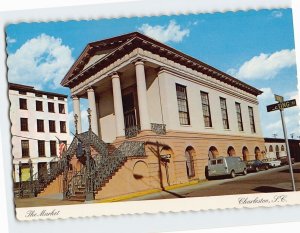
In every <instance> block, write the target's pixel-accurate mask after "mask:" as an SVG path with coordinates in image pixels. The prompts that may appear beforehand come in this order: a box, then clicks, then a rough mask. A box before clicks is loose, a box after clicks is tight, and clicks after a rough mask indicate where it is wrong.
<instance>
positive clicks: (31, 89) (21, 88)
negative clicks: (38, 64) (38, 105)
mask: <svg viewBox="0 0 300 233" xmlns="http://www.w3.org/2000/svg"><path fill="white" fill-rule="evenodd" d="M8 89H9V90H15V91H26V92H30V93H36V94H41V95H51V96H54V97H63V98H67V97H68V96H67V95H64V94H59V93H55V92H48V91H41V90H36V89H34V87H33V86H27V85H22V84H17V83H9V84H8Z"/></svg>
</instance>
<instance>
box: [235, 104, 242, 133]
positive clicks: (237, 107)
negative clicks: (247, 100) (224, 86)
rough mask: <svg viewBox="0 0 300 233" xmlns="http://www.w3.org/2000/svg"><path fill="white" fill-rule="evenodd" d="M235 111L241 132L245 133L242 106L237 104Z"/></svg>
mask: <svg viewBox="0 0 300 233" xmlns="http://www.w3.org/2000/svg"><path fill="white" fill-rule="evenodd" d="M235 109H236V116H237V123H238V128H239V131H244V126H243V118H242V109H241V104H240V103H237V102H236V103H235Z"/></svg>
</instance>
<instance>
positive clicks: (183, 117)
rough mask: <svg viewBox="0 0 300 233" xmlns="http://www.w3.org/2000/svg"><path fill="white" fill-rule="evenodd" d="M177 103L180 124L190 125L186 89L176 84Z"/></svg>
mask: <svg viewBox="0 0 300 233" xmlns="http://www.w3.org/2000/svg"><path fill="white" fill-rule="evenodd" d="M176 93H177V103H178V111H179V122H180V124H181V125H189V124H190V116H189V107H188V100H187V95H186V87H185V86H182V85H179V84H176Z"/></svg>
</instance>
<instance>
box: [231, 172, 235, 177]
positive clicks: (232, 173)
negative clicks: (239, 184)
mask: <svg viewBox="0 0 300 233" xmlns="http://www.w3.org/2000/svg"><path fill="white" fill-rule="evenodd" d="M230 177H231V178H234V177H235V171H234V170H232V171H231V172H230Z"/></svg>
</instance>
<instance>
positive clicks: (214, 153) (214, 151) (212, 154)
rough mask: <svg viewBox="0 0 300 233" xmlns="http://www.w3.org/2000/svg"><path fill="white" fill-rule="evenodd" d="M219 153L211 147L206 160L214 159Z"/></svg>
mask: <svg viewBox="0 0 300 233" xmlns="http://www.w3.org/2000/svg"><path fill="white" fill-rule="evenodd" d="M218 155H219V151H218V149H217V148H216V147H215V146H211V147H210V148H209V150H208V158H209V159H215V158H216V157H218Z"/></svg>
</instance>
